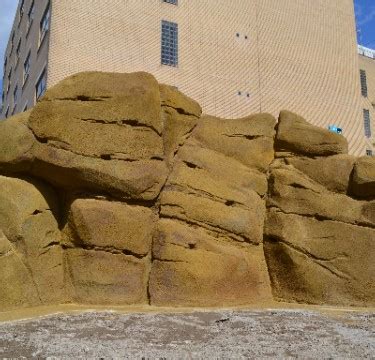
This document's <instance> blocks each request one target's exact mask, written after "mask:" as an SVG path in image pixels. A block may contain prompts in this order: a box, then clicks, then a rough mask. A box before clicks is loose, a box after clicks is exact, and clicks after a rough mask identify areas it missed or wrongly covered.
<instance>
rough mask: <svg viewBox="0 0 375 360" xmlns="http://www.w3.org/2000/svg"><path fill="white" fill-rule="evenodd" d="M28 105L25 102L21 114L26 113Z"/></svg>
mask: <svg viewBox="0 0 375 360" xmlns="http://www.w3.org/2000/svg"><path fill="white" fill-rule="evenodd" d="M28 106H29V104H28V103H27V102H26V104H25V106H24V107H23V110H22V111H23V112H25V111H27V108H28Z"/></svg>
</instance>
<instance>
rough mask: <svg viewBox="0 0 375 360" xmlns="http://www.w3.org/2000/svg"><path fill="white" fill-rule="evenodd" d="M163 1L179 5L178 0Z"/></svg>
mask: <svg viewBox="0 0 375 360" xmlns="http://www.w3.org/2000/svg"><path fill="white" fill-rule="evenodd" d="M163 2H165V3H168V4H173V5H178V0H163Z"/></svg>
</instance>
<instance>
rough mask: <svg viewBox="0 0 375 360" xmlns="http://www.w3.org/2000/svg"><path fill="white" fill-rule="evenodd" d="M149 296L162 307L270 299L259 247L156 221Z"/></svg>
mask: <svg viewBox="0 0 375 360" xmlns="http://www.w3.org/2000/svg"><path fill="white" fill-rule="evenodd" d="M153 259H154V262H153V266H152V272H151V278H150V296H151V300H152V303H153V304H154V305H162V306H197V305H199V306H230V305H245V304H250V303H254V302H262V301H270V300H271V299H272V295H271V288H270V285H269V277H268V273H267V267H266V263H265V260H264V253H263V248H262V246H254V245H249V244H238V243H236V241H233V240H232V241H231V240H230V239H228V238H226V237H225V236H222V237H217V235H216V234H214V233H211V232H209V231H207V230H205V229H203V228H199V227H197V228H193V227H191V226H189V225H187V224H182V223H179V222H177V221H174V220H161V221H160V222H159V229H158V234H157V236H156V237H155V241H154V246H153Z"/></svg>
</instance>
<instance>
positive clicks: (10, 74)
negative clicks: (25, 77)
mask: <svg viewBox="0 0 375 360" xmlns="http://www.w3.org/2000/svg"><path fill="white" fill-rule="evenodd" d="M11 79H12V69H10V70H9V73H8V84H7V93H9V89H10V83H11Z"/></svg>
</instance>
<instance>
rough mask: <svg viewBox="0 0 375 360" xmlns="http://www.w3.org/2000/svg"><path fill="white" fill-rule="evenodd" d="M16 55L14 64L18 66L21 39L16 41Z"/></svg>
mask: <svg viewBox="0 0 375 360" xmlns="http://www.w3.org/2000/svg"><path fill="white" fill-rule="evenodd" d="M16 55H17V57H16V64H18V60H19V59H20V55H21V39H20V40H19V41H18V44H17V49H16ZM16 66H17V65H16Z"/></svg>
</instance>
